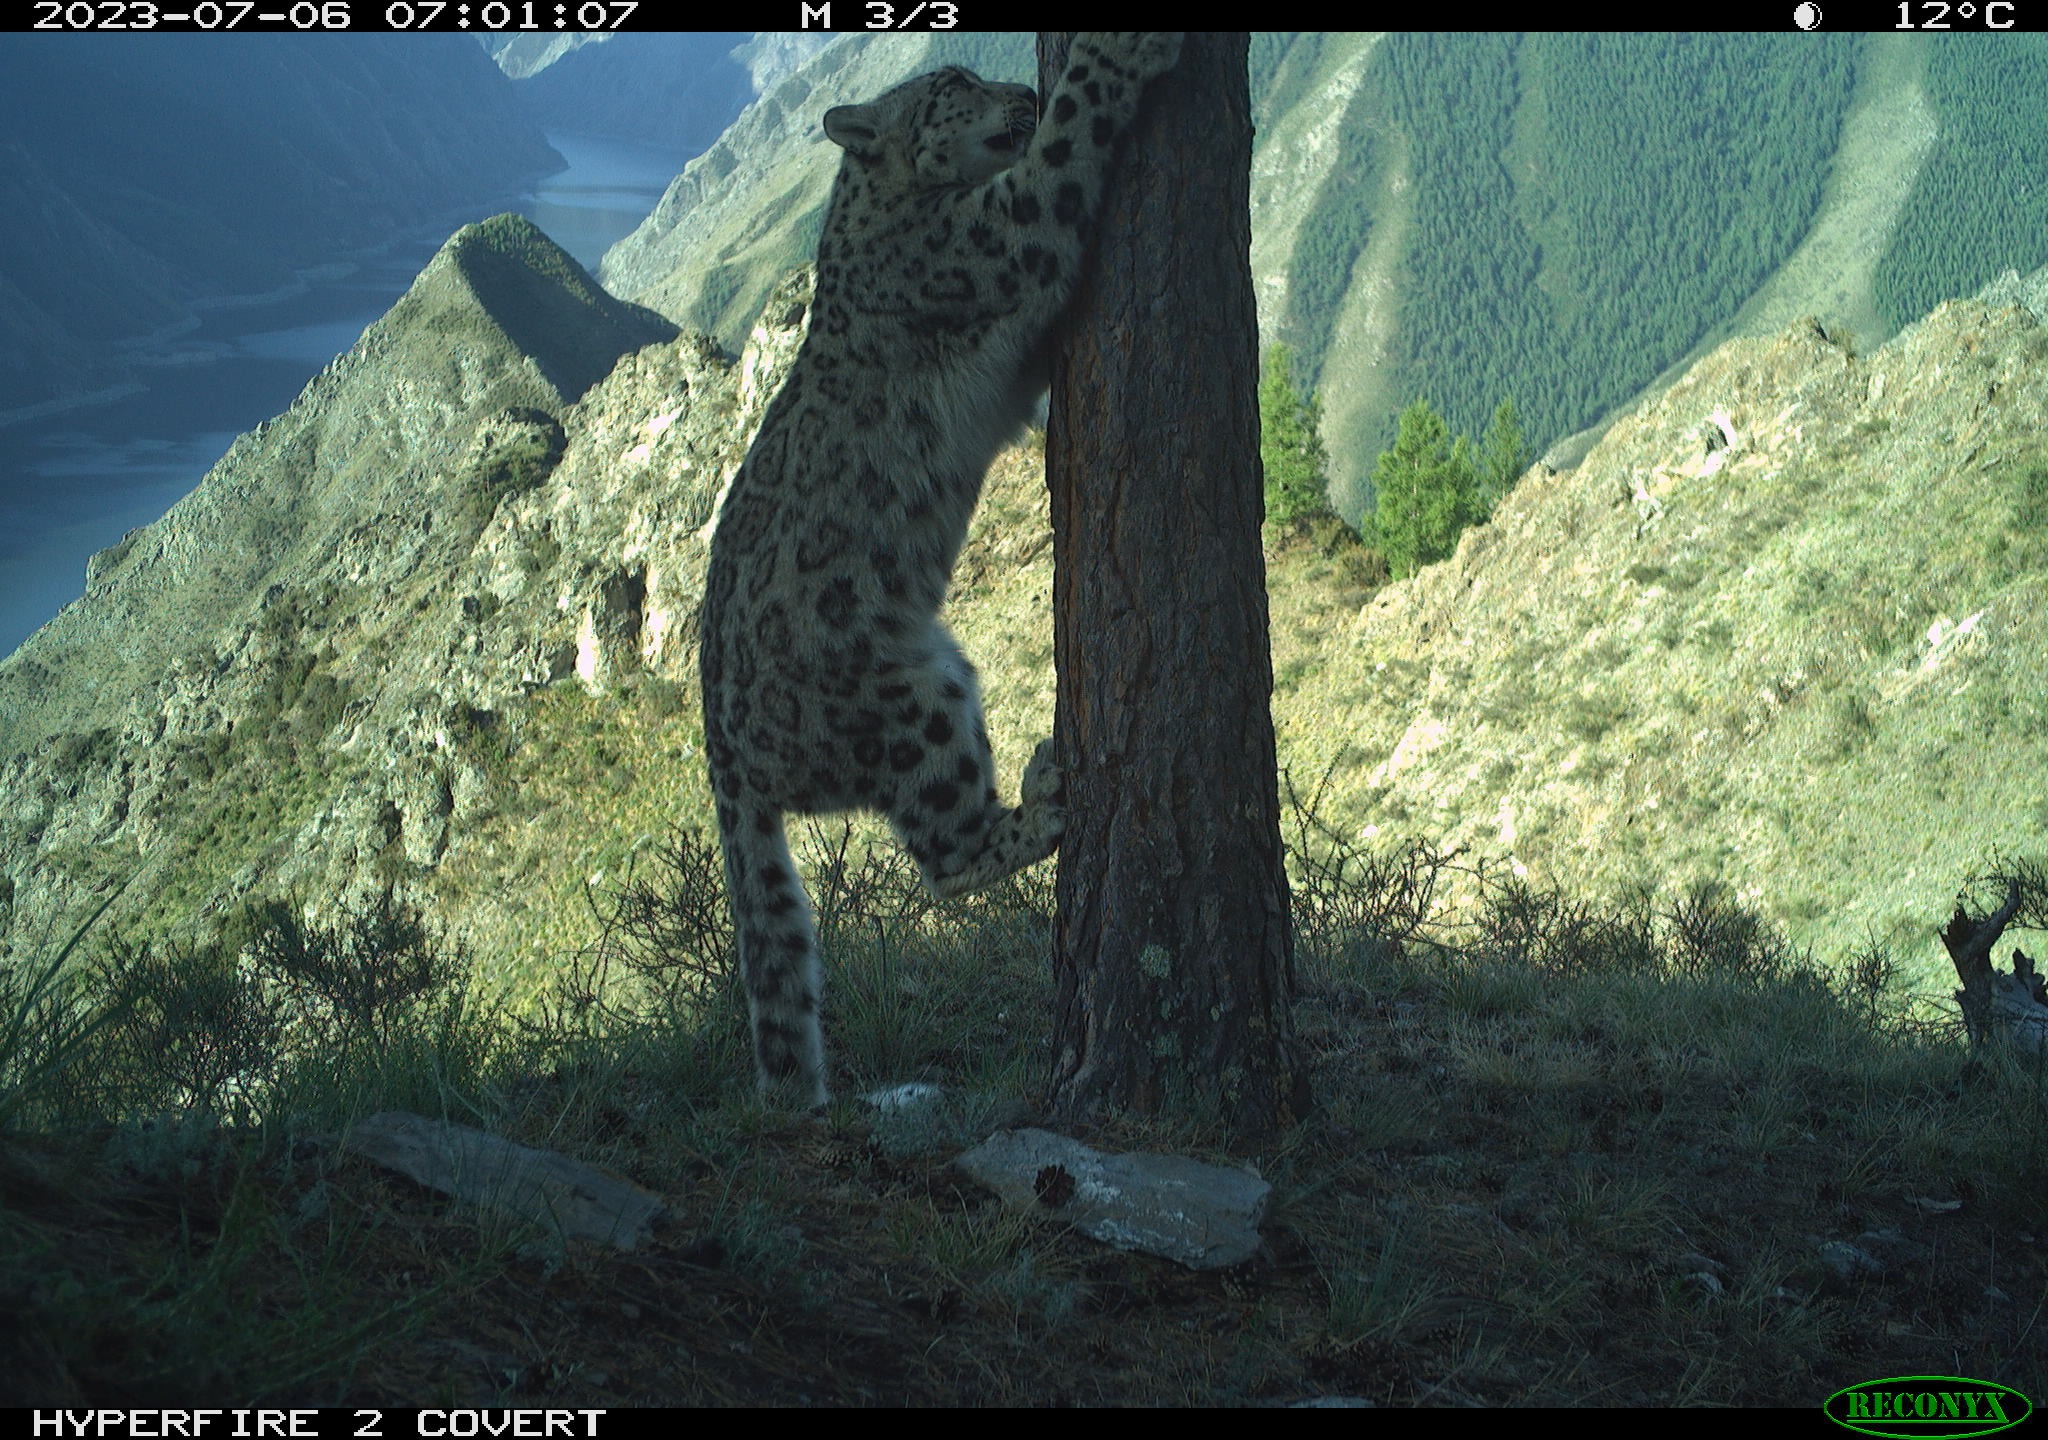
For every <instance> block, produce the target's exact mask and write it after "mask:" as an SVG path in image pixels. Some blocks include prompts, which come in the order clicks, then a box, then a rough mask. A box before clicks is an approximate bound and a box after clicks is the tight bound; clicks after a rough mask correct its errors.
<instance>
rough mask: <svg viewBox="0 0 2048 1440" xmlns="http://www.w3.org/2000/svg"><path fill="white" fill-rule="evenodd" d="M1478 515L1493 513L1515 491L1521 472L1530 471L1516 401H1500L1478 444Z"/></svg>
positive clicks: (1483, 515)
mask: <svg viewBox="0 0 2048 1440" xmlns="http://www.w3.org/2000/svg"><path fill="white" fill-rule="evenodd" d="M1479 457H1480V466H1479V512H1480V515H1481V517H1482V518H1483V517H1485V516H1490V515H1492V514H1493V508H1494V506H1496V505H1498V504H1500V500H1501V497H1502V496H1503V495H1505V494H1507V493H1508V491H1510V490H1512V489H1514V488H1515V482H1516V481H1517V480H1519V479H1521V478H1522V472H1523V471H1524V470H1527V469H1528V468H1529V452H1528V450H1527V448H1525V446H1524V444H1523V441H1522V426H1521V422H1520V421H1518V420H1517V419H1516V418H1515V402H1514V401H1512V400H1503V401H1501V402H1500V407H1499V408H1498V409H1496V410H1495V411H1494V412H1493V420H1492V422H1491V423H1490V424H1488V425H1487V427H1486V434H1485V435H1484V436H1482V437H1480V441H1479Z"/></svg>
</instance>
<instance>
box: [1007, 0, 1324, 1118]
mask: <svg viewBox="0 0 2048 1440" xmlns="http://www.w3.org/2000/svg"><path fill="white" fill-rule="evenodd" d="M1071 38H1072V37H1071V36H1070V35H1044V36H1041V37H1040V42H1039V71H1040V76H1041V81H1042V84H1041V90H1042V91H1046V90H1050V88H1051V79H1050V78H1049V77H1056V76H1057V75H1058V74H1059V73H1060V68H1061V66H1062V65H1063V64H1064V60H1065V55H1066V49H1067V45H1068V43H1069V42H1070V41H1071ZM1246 44H1247V37H1246V36H1245V35H1243V34H1190V35H1189V36H1188V37H1187V42H1186V46H1185V48H1184V50H1183V51H1182V55H1181V60H1180V65H1179V67H1178V69H1177V70H1175V71H1174V72H1173V73H1172V74H1170V75H1168V76H1166V77H1164V78H1163V79H1161V80H1160V81H1158V82H1156V83H1155V84H1154V85H1153V86H1152V87H1151V90H1150V92H1149V94H1148V98H1147V102H1146V109H1145V112H1144V114H1142V115H1141V117H1140V119H1139V122H1138V125H1137V127H1136V130H1135V132H1134V133H1133V134H1132V135H1131V136H1129V137H1128V138H1127V141H1126V148H1125V150H1124V152H1123V154H1122V156H1121V157H1120V161H1119V165H1118V169H1117V173H1116V175H1115V177H1114V178H1113V180H1112V182H1111V188H1110V193H1109V196H1108V199H1107V203H1106V205H1105V207H1104V213H1103V217H1102V220H1101V224H1100V233H1099V243H1098V247H1097V252H1096V260H1095V263H1094V265H1093V267H1092V268H1091V269H1090V271H1089V272H1088V274H1087V275H1086V276H1085V277H1084V278H1083V281H1082V285H1081V290H1080V293H1079V295H1078V297H1077V299H1076V301H1075V308H1074V311H1073V315H1072V319H1071V323H1070V325H1069V327H1068V330H1067V333H1066V336H1065V338H1064V341H1063V343H1062V349H1061V350H1060V351H1059V352H1058V353H1056V354H1055V356H1054V361H1053V372H1052V400H1051V419H1050V425H1049V427H1048V431H1047V438H1046V473H1047V478H1048V483H1049V485H1050V487H1051V490H1052V510H1053V544H1054V579H1053V614H1054V637H1055V638H1054V657H1055V661H1056V663H1057V665H1058V669H1059V690H1058V700H1057V704H1056V709H1055V721H1054V732H1055V734H1057V735H1058V737H1059V747H1060V748H1059V754H1060V764H1061V768H1062V771H1063V774H1064V777H1065V785H1066V800H1067V807H1068V818H1067V831H1066V836H1065V839H1064V840H1062V842H1061V848H1060V860H1059V880H1058V906H1059V913H1058V917H1057V919H1056V921H1055V923H1054V955H1053V969H1054V976H1055V981H1056V985H1057V992H1058V994H1057V1000H1056V1006H1057V1010H1056V1014H1055V1018H1054V1031H1053V1076H1052V1093H1051V1101H1052V1105H1053V1108H1054V1109H1055V1111H1056V1112H1058V1113H1060V1114H1063V1115H1066V1116H1069V1117H1077V1118H1078V1117H1086V1116H1092V1115H1099V1114H1103V1113H1107V1112H1113V1111H1123V1110H1135V1111H1139V1112H1146V1113H1149V1112H1156V1111H1159V1110H1162V1109H1167V1108H1171V1109H1175V1110H1181V1111H1189V1112H1193V1113H1198V1114H1210V1115H1214V1116H1216V1117H1217V1118H1220V1119H1222V1120H1224V1121H1226V1122H1227V1123H1228V1124H1229V1125H1230V1126H1231V1128H1232V1129H1233V1130H1234V1131H1236V1132H1237V1133H1239V1134H1241V1135H1244V1134H1255V1133H1261V1132H1264V1131H1266V1130H1268V1129H1270V1128H1271V1127H1273V1126H1275V1125H1279V1124H1285V1123H1288V1122H1289V1121H1290V1120H1291V1119H1293V1118H1295V1117H1296V1116H1298V1115H1300V1114H1301V1113H1302V1112H1303V1111H1305V1110H1306V1109H1307V1107H1308V1103H1309V1097H1308V1092H1307V1086H1306V1082H1305V1072H1304V1071H1303V1068H1302V1066H1301V1065H1300V1061H1299V1057H1298V1052H1297V1049H1296V1046H1295V1043H1294V1035H1293V1024H1292V1017H1291V1013H1290V1010H1289V1002H1290V998H1291V994H1292V990H1293V984H1294V974H1293V934H1292V930H1291V928H1290V925H1289V920H1288V909H1287V876H1286V871H1285V869H1284V867H1283V864H1282V852H1281V846H1280V823H1279V795H1278V787H1277V783H1276V771H1275V764H1274V753H1273V723H1272V715H1271V710H1270V701H1271V696H1272V688H1273V671H1272V659H1271V655H1270V652H1269V649H1268V644H1267V616H1266V575H1265V558H1264V554H1263V552H1262V551H1261V549H1260V537H1259V527H1260V521H1261V519H1262V515H1261V511H1262V509H1263V493H1264V491H1263V484H1262V478H1261V472H1260V466H1259V444H1258V442H1259V428H1258V427H1259V419H1258V406H1257V387H1258V329H1257V315H1256V311H1255V308H1254V303H1253V298H1252V282H1251V264H1250V254H1251V226H1250V208H1249V192H1250V163H1251V121H1250V104H1249V97H1248V94H1247V89H1248V86H1247V81H1246V72H1245V54H1246Z"/></svg>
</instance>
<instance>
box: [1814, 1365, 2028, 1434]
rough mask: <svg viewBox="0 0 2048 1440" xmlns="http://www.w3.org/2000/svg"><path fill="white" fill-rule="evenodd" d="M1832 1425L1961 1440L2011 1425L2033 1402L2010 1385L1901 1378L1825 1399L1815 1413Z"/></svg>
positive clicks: (1930, 1377) (1939, 1377) (1928, 1377)
mask: <svg viewBox="0 0 2048 1440" xmlns="http://www.w3.org/2000/svg"><path fill="white" fill-rule="evenodd" d="M1821 1408H1822V1409H1823V1410H1825V1411H1827V1413H1828V1418H1829V1419H1830V1420H1833V1421H1834V1422H1835V1423H1836V1424H1838V1425H1843V1426H1846V1427H1847V1428H1849V1429H1851V1430H1855V1431H1858V1432H1860V1433H1862V1434H1865V1435H1884V1436H1890V1437H1894V1440H1921V1437H1922V1436H1940V1437H1941V1440H1965V1437H1967V1436H1971V1435H1989V1434H1991V1433H1992V1432H1993V1431H1995V1430H2004V1429H2006V1428H2007V1427H2008V1426H2012V1425H2017V1424H2019V1423H2020V1421H2022V1420H2024V1419H2026V1418H2027V1416H2028V1415H2030V1414H2032V1413H2033V1410H2034V1406H2033V1402H2031V1401H2030V1400H2028V1399H2027V1397H2026V1396H2024V1395H2022V1394H2020V1392H2019V1391H2017V1390H2015V1389H2013V1388H2012V1387H2011V1386H2010V1385H2000V1384H1998V1383H1997V1382H1996V1381H1992V1380H1965V1379H1963V1378H1962V1377H1961V1376H1959V1375H1901V1376H1898V1377H1896V1378H1894V1379H1891V1380H1865V1381H1864V1382H1863V1383H1862V1384H1861V1385H1851V1386H1849V1387H1848V1388H1847V1389H1846V1390H1837V1391H1836V1392H1835V1393H1834V1394H1832V1395H1830V1396H1828V1398H1827V1403H1826V1404H1825V1405H1823V1406H1822V1407H1821Z"/></svg>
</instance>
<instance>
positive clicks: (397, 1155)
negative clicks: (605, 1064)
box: [340, 1110, 664, 1250]
mask: <svg viewBox="0 0 2048 1440" xmlns="http://www.w3.org/2000/svg"><path fill="white" fill-rule="evenodd" d="M340 1143H341V1146H342V1148H343V1149H345V1150H352V1151H354V1152H355V1153H356V1154H358V1155H361V1156H363V1157H365V1158H366V1159H370V1160H374V1161H376V1162H377V1163H378V1164H379V1165H383V1166H386V1167H388V1168H390V1169H392V1170H396V1171H398V1172H399V1173H400V1174H401V1175H405V1176H408V1177H410V1178H411V1179H413V1180H417V1181H418V1182H419V1183H420V1184H422V1185H426V1186H429V1187H431V1188H433V1189H435V1190H439V1191H441V1192H443V1193H444V1194H448V1195H453V1196H455V1197H456V1198H458V1199H461V1200H467V1201H470V1202H471V1203H473V1204H476V1205H483V1206H488V1207H489V1208H491V1209H494V1210H504V1211H509V1212H510V1213H512V1214H514V1215H518V1216H521V1217H523V1218H524V1219H527V1220H532V1221H534V1222H535V1223H537V1224H540V1225H545V1226H547V1227H549V1228H550V1229H553V1230H557V1231H559V1232H560V1233H561V1234H562V1235H563V1236H564V1237H566V1238H568V1239H571V1240H596V1241H599V1242H600V1243H602V1244H606V1245H611V1246H614V1247H616V1248H618V1249H620V1250H631V1249H632V1248H633V1247H634V1246H636V1245H638V1244H639V1243H640V1241H641V1240H642V1239H643V1238H645V1236H646V1234H647V1231H648V1228H649V1227H650V1226H651V1225H652V1224H653V1223H654V1219H655V1217H656V1216H658V1215H660V1214H661V1212H662V1210H663V1208H664V1207H663V1205H662V1202H661V1199H660V1197H659V1196H657V1195H655V1194H654V1192H653V1191H651V1190H644V1189H642V1188H641V1187H640V1186H638V1185H635V1184H634V1183H633V1182H632V1181H630V1180H627V1179H624V1178H622V1177H620V1176H617V1175H614V1174H612V1173H611V1172H609V1171H606V1170H600V1169H598V1168H597V1167H596V1166H594V1165H586V1164H584V1163H583V1162H582V1161H580V1160H571V1159H570V1158H569V1157H568V1156H567V1155H563V1154H559V1153H557V1152H556V1151H553V1150H535V1149H533V1148H531V1147H530V1146H526V1145H519V1144H515V1143H513V1142H512V1141H510V1140H507V1139H504V1138H503V1137H502V1136H498V1135H493V1134H491V1133H490V1132H489V1131H485V1130H472V1129H471V1128H470V1127H469V1126H467V1125H452V1124H450V1123H448V1122H447V1121H445V1120H429V1119H427V1117H426V1116H424V1115H413V1114H409V1113H408V1112H406V1111H403V1110H386V1111H383V1112H381V1113H379V1114H376V1115H372V1116H371V1117H370V1118H369V1119H367V1120H364V1121H362V1122H360V1123H359V1124H357V1125H356V1127H355V1128H354V1129H353V1130H351V1131H350V1132H349V1133H348V1134H346V1135H344V1136H342V1137H341V1142H340Z"/></svg>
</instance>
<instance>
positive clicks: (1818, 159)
mask: <svg viewBox="0 0 2048 1440" xmlns="http://www.w3.org/2000/svg"><path fill="white" fill-rule="evenodd" d="M1854 58H1855V48H1854V42H1853V41H1849V40H1839V41H1826V42H1823V43H1821V44H1812V43H1809V37H1806V36H1797V37H1793V36H1782V37H1778V36H1772V37H1759V36H1751V35H1741V36H1716V35H1699V34H1680V35H1627V36H1620V35H1605V34H1541V35H1530V36H1524V37H1520V38H1519V39H1518V38H1516V37H1513V36H1504V35H1477V34H1472V35H1420V34H1402V35H1397V36H1391V37H1389V40H1388V43H1387V44H1386V45H1385V46H1383V47H1382V48H1381V50H1380V52H1379V55H1378V57H1377V59H1376V62H1375V63H1376V70H1375V74H1374V77H1373V78H1374V80H1375V81H1376V82H1377V86H1378V87H1379V88H1381V89H1382V90H1383V91H1384V93H1385V96H1386V100H1387V103H1388V105H1389V107H1390V111H1391V117H1392V122H1393V123H1394V124H1395V125H1397V126H1399V127H1400V128H1401V129H1402V130H1403V132H1404V133H1405V134H1406V135H1407V136H1408V138H1409V141H1410V143H1411V145H1412V146H1413V147H1414V159H1413V175H1414V185H1415V200H1414V204H1415V222H1414V224H1415V228H1414V234H1413V237H1412V239H1411V242H1410V244H1409V246H1408V247H1407V263H1406V266H1405V274H1404V277H1403V278H1404V282H1405V283H1404V291H1403V298H1402V303H1401V326H1400V329H1401V343H1400V357H1401V361H1402V365H1403V370H1404V375H1403V379H1404V381H1405V382H1406V384H1407V387H1408V388H1409V390H1410V391H1411V392H1412V393H1414V394H1418V395H1424V396H1427V397H1429V399H1430V400H1431V401H1432V403H1434V404H1435V405H1436V406H1437V408H1438V409H1439V410H1440V411H1441V412H1442V413H1443V414H1444V415H1445V416H1446V417H1447V418H1448V419H1449V420H1450V422H1451V424H1452V427H1453V428H1454V429H1458V430H1465V431H1472V432H1476V431H1477V430H1478V429H1479V428H1480V427H1481V426H1482V425H1483V424H1484V423H1485V421H1486V417H1487V416H1488V415H1489V414H1490V413H1491V412H1492V410H1493V407H1494V406H1495V405H1496V404H1497V403H1498V402H1499V400H1500V399H1501V398H1502V397H1503V396H1512V397H1513V398H1514V400H1515V403H1516V405H1517V407H1518V408H1519V409H1520V410H1521V412H1522V415H1523V417H1524V420H1525V423H1526V424H1527V426H1528V430H1529V434H1530V438H1531V440H1532V441H1533V442H1534V443H1535V445H1536V446H1537V447H1539V448H1540V447H1541V446H1543V445H1545V444H1547V443H1549V442H1550V441H1551V440H1553V439H1555V438H1557V437H1558V436H1560V435H1562V434H1564V433H1567V432H1569V431H1571V430H1573V429H1576V428H1578V427H1579V426H1581V425H1584V424H1586V423H1588V422H1589V421H1591V420H1592V419H1594V418H1596V417H1597V416H1598V414H1599V413H1600V412H1601V411H1602V410H1604V409H1606V408H1608V407H1610V406H1612V405H1614V404H1616V403H1618V402H1620V401H1621V400H1623V399H1625V398H1627V397H1628V396H1629V395H1631V394H1633V393H1634V392H1635V391H1636V390H1637V389H1639V388H1640V387H1641V386H1642V385H1644V384H1645V383H1647V382H1648V381H1649V380H1650V379H1652V378H1653V377H1654V376H1655V375H1656V374H1657V372H1658V371H1659V370H1660V369H1661V368H1663V366H1665V365H1666V364H1668V363H1669V362H1670V359H1671V358H1672V357H1673V356H1674V355H1678V354H1682V353H1684V352H1685V351H1686V350H1687V349H1688V348H1690V347H1691V346H1692V345H1693V344H1694V343H1695V342H1696V341H1698V340H1699V339H1700V337H1701V336H1702V335H1703V334H1704V333H1705V332H1706V331H1707V330H1708V329H1709V328H1710V327H1711V326H1713V325H1714V324H1715V323H1717V322H1718V321H1720V320H1721V319H1723V318H1725V317H1726V316H1728V315H1730V314H1732V313H1733V312H1734V310H1735V309H1736V308H1737V307H1738V306H1739V305H1740V304H1741V303H1742V301H1743V300H1744V299H1745V298H1746V297H1747V296H1748V295H1749V294H1750V293H1751V292H1752V291H1753V290H1754V289H1755V288H1756V286H1757V285H1758V284H1760V283H1761V282H1762V281H1763V280H1764V279H1765V278H1766V277H1767V276H1768V275H1769V274H1770V273H1771V271H1772V270H1773V269H1774V268H1775V267H1776V266H1778V265H1779V264H1781V263H1782V262H1783V261H1784V259H1785V257H1786V256H1787V255H1789V254H1790V252H1791V250H1792V248H1793V246H1794V245H1795V244H1796V243H1797V242H1798V239H1799V237H1800V235H1801V234H1802V233H1803V232H1804V230H1805V227H1806V225H1807V224H1808V222H1809V221H1810V219H1811V217H1812V214H1813V211H1814V209H1815V207H1816V206H1817V204H1818V203H1819V199H1820V194H1821V187H1822V182H1823V180H1824V178H1825V175H1826V169H1827V162H1828V159H1829V157H1830V156H1831V154H1832V153H1833V150H1834V146H1835V141H1836V135H1837V131H1838V129H1839V125H1840V120H1841V114H1842V110H1843V107H1844V106H1845V105H1846V103H1847V100H1848V97H1849V92H1850V88H1851V85H1852V82H1853V79H1854ZM1333 208H1334V207H1333ZM1309 268H1310V270H1311V271H1313V270H1314V269H1315V268H1316V266H1315V264H1314V263H1313V261H1312V263H1311V264H1310V267H1309ZM1309 319H1310V317H1308V316H1304V320H1305V321H1308V320H1309Z"/></svg>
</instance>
